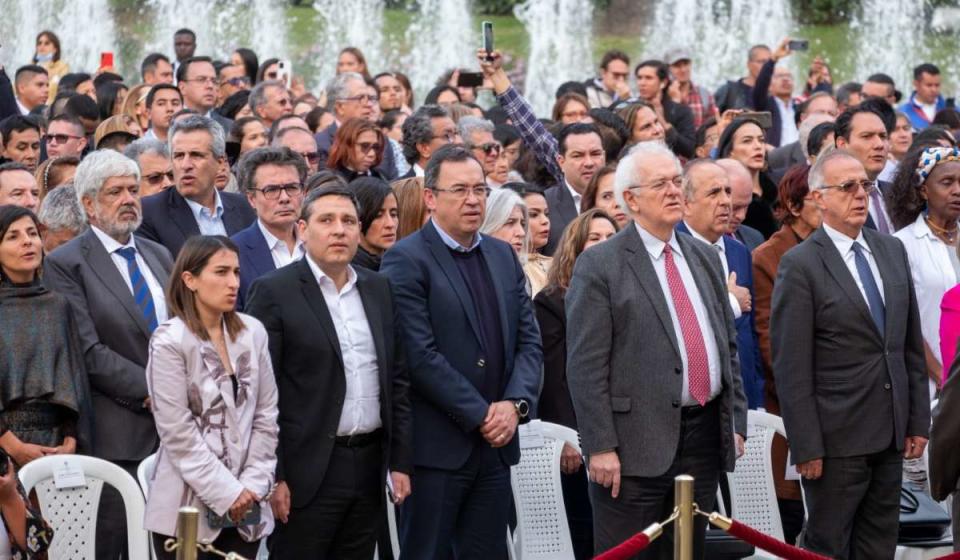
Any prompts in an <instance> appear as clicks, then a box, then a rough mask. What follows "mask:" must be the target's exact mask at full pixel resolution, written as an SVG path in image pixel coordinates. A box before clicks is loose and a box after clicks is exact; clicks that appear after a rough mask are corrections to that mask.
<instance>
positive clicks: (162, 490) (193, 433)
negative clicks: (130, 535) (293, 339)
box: [144, 314, 279, 543]
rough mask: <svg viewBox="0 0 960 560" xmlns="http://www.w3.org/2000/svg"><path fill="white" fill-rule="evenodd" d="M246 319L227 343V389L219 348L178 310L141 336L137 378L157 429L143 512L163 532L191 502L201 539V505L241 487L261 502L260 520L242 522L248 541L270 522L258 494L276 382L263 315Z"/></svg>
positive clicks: (268, 473) (263, 486)
mask: <svg viewBox="0 0 960 560" xmlns="http://www.w3.org/2000/svg"><path fill="white" fill-rule="evenodd" d="M240 318H241V319H242V320H243V323H244V325H246V328H245V329H244V330H243V331H242V332H240V334H239V335H238V336H237V339H236V340H235V341H230V338H229V336H226V335H225V336H226V339H227V352H228V353H229V356H230V361H231V362H232V365H233V371H234V373H235V375H236V378H237V382H238V390H237V398H236V399H234V391H233V385H232V382H231V380H230V376H229V375H228V373H227V370H226V368H224V366H223V364H222V363H221V361H220V357H219V356H218V354H217V351H216V350H215V349H214V347H213V345H212V344H211V343H210V342H209V341H201V340H200V339H199V338H198V337H197V336H196V335H194V334H193V333H192V332H190V330H189V329H188V328H187V327H186V325H185V324H184V322H183V321H181V320H180V319H176V318H174V319H170V320H169V321H167V322H165V323H163V324H162V325H160V326H159V327H158V328H157V330H156V331H154V333H153V338H152V339H151V340H150V360H149V362H148V363H147V370H146V373H147V387H148V390H149V392H150V400H151V401H152V407H153V416H154V420H155V421H156V424H157V432H158V433H159V434H160V450H159V451H158V452H157V453H158V455H157V467H156V470H155V472H154V474H153V477H152V479H151V483H150V487H151V490H152V491H151V492H150V497H149V499H148V500H147V508H146V514H145V519H144V528H145V529H147V530H148V531H153V532H155V533H160V534H163V535H171V536H173V535H174V534H175V532H176V525H177V510H178V509H179V508H180V507H182V506H186V505H190V506H194V507H196V508H198V509H200V512H201V515H200V530H199V538H200V540H201V541H202V542H205V543H209V542H212V541H213V540H214V539H216V538H217V536H218V535H219V531H218V530H214V529H211V528H210V527H209V525H208V524H207V521H206V511H205V510H206V509H208V508H209V509H211V510H213V512H214V513H216V514H217V515H223V514H225V513H226V512H227V511H228V510H229V509H230V506H231V505H233V502H234V501H235V500H236V499H237V497H238V496H239V495H240V493H241V492H242V491H243V489H244V488H246V489H248V490H250V491H251V492H253V493H254V494H256V495H257V496H259V497H260V498H261V499H262V500H263V501H262V502H261V504H260V505H261V518H260V524H259V525H255V526H248V527H242V528H241V529H240V534H241V536H242V537H243V538H244V539H245V540H247V541H251V542H252V541H256V540H258V539H260V538H263V537H265V536H267V535H269V534H270V532H271V531H272V530H273V514H272V512H271V510H270V504H269V502H268V501H267V499H266V497H267V496H268V494H269V493H270V491H271V489H272V488H273V484H274V472H275V470H276V466H277V453H276V451H277V434H278V432H279V428H278V427H277V386H276V382H275V380H274V376H273V367H272V366H271V362H270V353H269V351H268V350H267V333H266V330H265V329H264V328H263V325H262V324H261V323H260V322H259V321H257V320H256V319H254V318H253V317H250V316H249V315H243V314H241V315H240Z"/></svg>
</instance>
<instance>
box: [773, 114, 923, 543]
mask: <svg viewBox="0 0 960 560" xmlns="http://www.w3.org/2000/svg"><path fill="white" fill-rule="evenodd" d="M868 115H869V114H868V113H867V114H865V113H860V114H858V119H859V117H860V116H868ZM855 128H856V129H857V130H861V129H860V127H859V126H856V127H855ZM863 130H866V129H863ZM881 130H882V125H881ZM880 167H882V165H881V166H880ZM809 183H810V193H811V195H812V197H813V201H814V203H815V204H816V205H817V207H818V208H819V209H820V212H821V213H822V216H823V226H822V227H821V228H820V229H818V230H817V231H815V232H814V233H813V234H811V235H810V237H808V238H807V239H806V241H804V242H803V243H801V244H800V245H798V246H797V247H795V248H794V249H792V250H790V251H789V252H788V253H787V254H786V255H784V256H783V259H782V260H781V261H780V267H779V269H778V275H777V282H776V284H775V285H774V290H773V306H772V310H771V316H770V343H771V349H772V351H773V375H774V378H775V380H776V386H777V394H778V396H779V397H780V408H781V412H782V416H783V423H784V426H785V427H786V431H787V433H788V434H789V437H790V453H791V462H792V463H793V464H794V465H796V470H797V472H799V473H800V476H801V484H802V485H803V490H804V495H805V502H806V506H807V512H808V519H807V523H806V526H805V528H804V532H803V533H802V535H801V537H800V545H801V546H802V547H803V548H806V549H808V550H811V551H813V552H816V553H819V554H823V555H825V556H828V557H830V558H893V556H894V551H895V549H896V546H897V526H898V523H899V512H900V509H899V508H898V507H897V506H898V504H899V503H900V485H901V478H902V470H903V460H904V459H915V458H919V457H921V456H922V455H923V449H924V447H925V446H926V443H927V437H928V434H929V427H930V402H929V393H928V389H927V370H926V364H925V360H924V348H923V337H922V335H921V332H920V315H919V311H918V306H917V298H916V296H915V295H914V285H913V278H912V276H911V274H910V261H909V260H907V254H906V251H905V250H904V247H903V244H902V243H901V242H900V240H899V239H897V238H895V237H893V236H889V235H883V234H880V233H878V232H876V231H874V230H872V229H869V228H865V227H864V225H865V224H866V221H867V216H868V201H869V200H870V196H871V195H872V194H873V193H874V192H875V191H876V183H875V181H874V180H873V179H871V178H870V177H869V173H868V172H867V170H866V169H864V165H863V164H862V163H861V161H860V157H859V156H856V155H854V154H852V153H851V152H847V151H843V150H835V151H832V152H828V153H827V154H825V155H821V156H820V157H818V158H817V161H816V162H815V163H814V165H813V167H812V168H811V169H810V179H809Z"/></svg>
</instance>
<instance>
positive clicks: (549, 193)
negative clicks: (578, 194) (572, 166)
mask: <svg viewBox="0 0 960 560" xmlns="http://www.w3.org/2000/svg"><path fill="white" fill-rule="evenodd" d="M543 197H544V198H546V199H547V207H548V208H550V239H549V240H548V241H547V244H546V245H545V246H544V247H543V250H541V253H543V254H544V255H547V256H548V257H550V256H553V252H554V251H556V250H557V244H558V243H560V236H562V235H563V230H564V229H566V227H567V224H569V223H570V222H572V221H573V220H574V219H575V218H576V217H577V216H578V215H579V214H580V209H579V208H577V204H576V203H575V202H574V201H573V196H572V195H571V194H570V191H569V190H568V189H567V185H566V184H564V183H561V184H559V185H554V186H552V187H550V188H549V189H547V190H546V191H544V193H543Z"/></svg>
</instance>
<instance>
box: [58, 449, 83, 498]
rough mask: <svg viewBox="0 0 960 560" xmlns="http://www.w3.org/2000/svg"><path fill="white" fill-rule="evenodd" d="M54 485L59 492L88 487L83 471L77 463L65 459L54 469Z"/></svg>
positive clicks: (68, 458)
mask: <svg viewBox="0 0 960 560" xmlns="http://www.w3.org/2000/svg"><path fill="white" fill-rule="evenodd" d="M53 485H54V486H56V487H57V490H67V489H69V488H79V487H81V486H86V485H87V479H86V477H84V476H83V469H82V468H80V465H79V464H78V463H77V461H74V460H73V459H71V458H70V457H64V458H63V459H62V460H61V462H60V463H59V464H58V465H57V466H56V467H54V469H53Z"/></svg>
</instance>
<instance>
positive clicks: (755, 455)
mask: <svg viewBox="0 0 960 560" xmlns="http://www.w3.org/2000/svg"><path fill="white" fill-rule="evenodd" d="M775 434H780V435H781V436H783V437H786V432H785V431H784V429H783V420H782V419H781V418H780V417H779V416H774V415H773V414H769V413H766V412H760V411H757V410H749V411H747V445H746V450H745V451H744V454H743V456H742V457H740V458H739V459H737V465H736V470H734V472H732V473H727V481H728V482H729V483H730V513H731V514H732V515H733V517H734V518H736V519H737V520H738V521H741V522H743V523H745V524H747V525H749V526H751V527H753V528H754V529H756V530H758V531H760V532H761V533H763V534H765V535H769V536H771V537H773V538H775V539H778V540H781V541H782V540H783V523H782V522H781V520H780V510H779V509H778V507H777V492H776V488H775V487H774V485H773V459H772V457H771V455H770V450H771V448H772V446H773V436H774V435H775ZM752 558H776V557H775V556H768V555H767V553H766V552H764V551H762V550H760V549H757V552H756V554H755V555H754V556H752Z"/></svg>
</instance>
